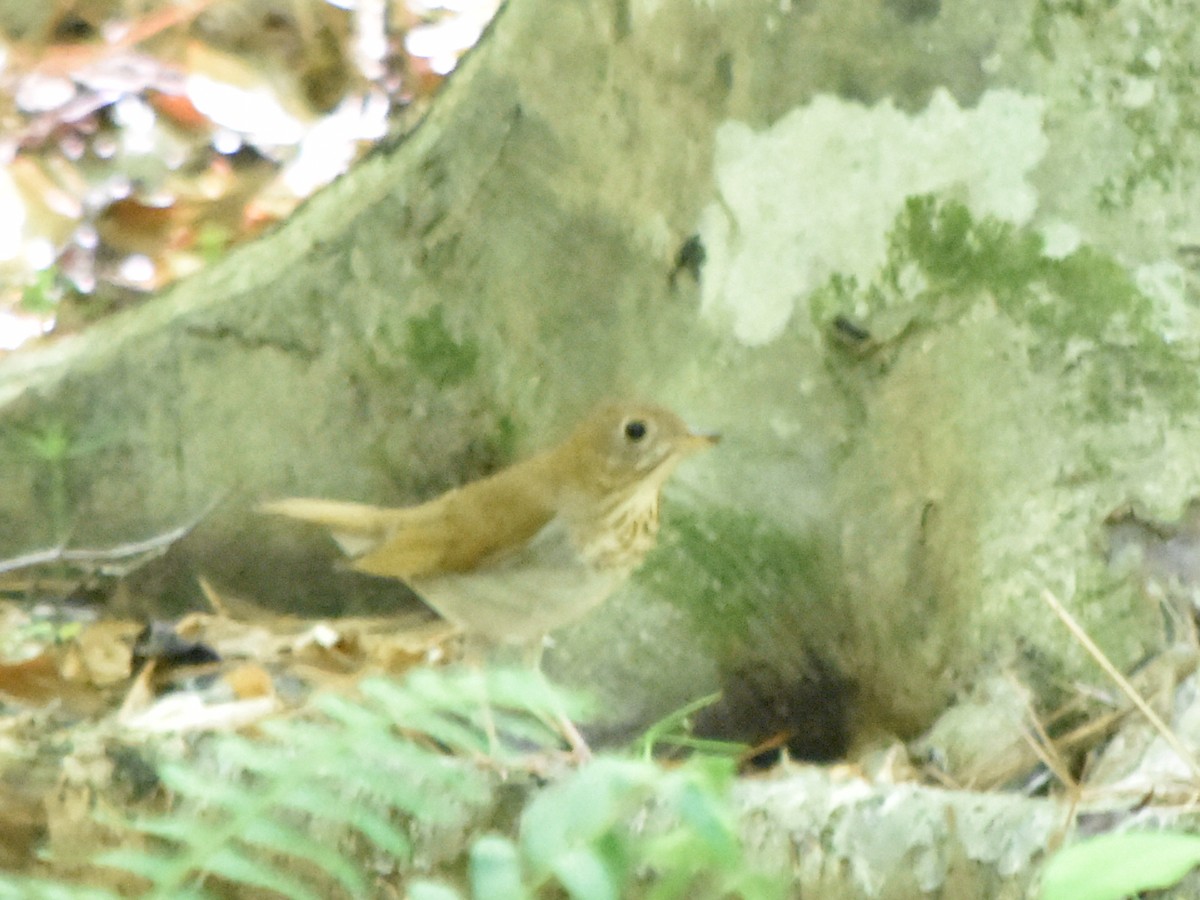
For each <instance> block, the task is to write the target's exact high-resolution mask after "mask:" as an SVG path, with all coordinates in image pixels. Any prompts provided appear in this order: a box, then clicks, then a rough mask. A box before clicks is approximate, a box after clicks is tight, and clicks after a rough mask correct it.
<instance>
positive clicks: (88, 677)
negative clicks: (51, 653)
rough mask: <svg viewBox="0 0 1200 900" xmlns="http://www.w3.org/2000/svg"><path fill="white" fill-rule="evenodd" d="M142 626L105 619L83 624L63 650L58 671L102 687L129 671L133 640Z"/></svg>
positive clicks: (74, 678) (118, 679)
mask: <svg viewBox="0 0 1200 900" xmlns="http://www.w3.org/2000/svg"><path fill="white" fill-rule="evenodd" d="M141 631H142V626H141V625H139V624H138V623H136V622H119V621H112V620H105V621H100V622H96V623H94V624H92V625H89V626H87V627H86V628H84V629H83V631H82V632H80V634H79V636H78V637H77V638H75V640H74V641H72V642H71V643H70V644H69V645H68V646H67V649H66V652H65V654H64V657H63V660H62V665H61V669H60V671H61V672H62V675H63V677H64V678H66V679H68V680H70V681H82V682H86V683H88V684H92V685H96V686H97V687H104V686H107V685H111V684H116V683H117V682H120V681H124V680H126V679H127V678H129V676H130V675H132V674H133V668H132V659H133V643H134V641H135V640H136V639H137V636H138V634H140V633H141Z"/></svg>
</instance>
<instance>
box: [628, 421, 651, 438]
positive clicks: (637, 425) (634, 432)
mask: <svg viewBox="0 0 1200 900" xmlns="http://www.w3.org/2000/svg"><path fill="white" fill-rule="evenodd" d="M645 436H646V423H645V422H643V421H642V420H641V419H630V420H629V421H628V422H626V423H625V437H627V438H629V439H630V440H631V441H635V442H636V441H640V440H641V439H642V438H644V437H645Z"/></svg>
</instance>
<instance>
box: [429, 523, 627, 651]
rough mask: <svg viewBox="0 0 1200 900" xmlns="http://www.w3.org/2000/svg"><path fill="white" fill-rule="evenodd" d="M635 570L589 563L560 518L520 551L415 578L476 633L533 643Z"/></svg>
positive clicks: (432, 599)
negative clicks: (468, 568) (477, 564)
mask: <svg viewBox="0 0 1200 900" xmlns="http://www.w3.org/2000/svg"><path fill="white" fill-rule="evenodd" d="M630 570H631V569H630V567H614V566H603V565H600V566H597V565H593V564H591V563H589V562H587V561H585V559H584V558H583V557H582V556H581V555H580V553H579V551H578V550H577V549H576V547H575V546H574V543H573V542H572V540H571V539H570V535H569V533H568V532H567V529H566V528H565V527H564V526H563V525H562V524H561V523H560V522H558V521H557V520H556V521H554V522H551V524H549V525H547V526H546V527H545V528H544V529H542V531H541V532H539V533H538V534H537V535H536V536H535V537H534V539H533V540H532V541H530V542H529V543H528V544H526V545H524V546H523V547H521V548H520V549H518V550H517V551H515V552H512V553H509V554H507V555H506V556H504V557H502V558H499V559H496V560H493V561H491V562H490V563H488V564H485V565H483V566H480V567H479V568H477V569H473V570H471V571H469V572H444V573H439V574H438V575H432V576H424V577H418V578H413V579H410V580H409V584H410V586H411V587H412V588H413V590H415V591H416V592H417V593H418V594H420V595H421V597H422V598H423V599H424V600H425V601H426V602H427V603H428V604H429V605H430V606H432V607H433V608H434V609H436V610H437V611H438V612H439V613H441V614H442V616H444V617H445V618H447V619H449V620H450V621H451V622H453V623H454V624H456V625H458V626H459V627H460V628H462V629H463V631H465V632H467V633H468V634H470V635H474V636H478V637H480V638H484V639H486V640H487V641H488V642H492V643H511V644H527V643H529V642H531V641H534V640H539V639H540V638H541V637H542V636H544V635H545V634H546V633H547V632H549V631H553V630H554V629H555V628H558V627H560V626H562V625H566V624H569V623H570V622H574V621H575V620H577V619H579V618H582V617H583V616H584V615H585V614H586V613H587V612H589V611H590V610H591V609H592V608H593V607H595V606H598V605H599V604H600V603H602V602H603V601H604V600H605V599H606V598H607V597H608V596H609V595H610V594H612V593H613V591H615V590H616V589H617V588H618V587H620V585H621V583H622V582H623V581H624V580H625V579H626V578H627V577H628V576H629V573H630Z"/></svg>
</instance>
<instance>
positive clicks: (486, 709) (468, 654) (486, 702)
mask: <svg viewBox="0 0 1200 900" xmlns="http://www.w3.org/2000/svg"><path fill="white" fill-rule="evenodd" d="M487 650H488V644H487V642H486V641H483V640H482V639H480V638H479V636H478V635H471V634H467V635H464V636H463V656H462V659H463V664H464V665H465V666H466V667H467V668H469V669H471V670H472V671H474V672H477V673H478V674H479V690H480V694H481V696H480V698H479V714H480V718H481V719H482V720H483V723H482V724H483V732H484V734H485V735H486V736H487V743H488V756H490V757H491V758H492V759H493V760H494V759H497V758H498V757H499V756H500V738H499V737H498V735H497V734H496V718H495V716H493V715H492V701H491V698H490V697H489V696H488V684H487V670H486V667H485V665H486V664H485V661H486V659H487Z"/></svg>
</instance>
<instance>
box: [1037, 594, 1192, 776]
mask: <svg viewBox="0 0 1200 900" xmlns="http://www.w3.org/2000/svg"><path fill="white" fill-rule="evenodd" d="M1042 599H1043V600H1045V601H1046V603H1047V604H1049V606H1050V608H1051V609H1052V610H1054V612H1055V614H1056V615H1057V616H1058V617H1059V618H1060V619H1062V623H1063V624H1064V625H1066V626H1067V629H1068V630H1069V631H1070V632H1071V634H1073V635H1074V636H1075V639H1076V640H1077V641H1079V643H1080V644H1082V645H1083V649H1085V650H1086V651H1087V652H1088V653H1090V654H1091V657H1092V659H1094V660H1095V661H1096V663H1097V665H1099V666H1100V668H1101V669H1103V670H1104V671H1105V673H1106V674H1107V675H1108V677H1109V678H1111V679H1112V680H1113V681H1114V682H1116V685H1117V687H1119V688H1120V689H1121V690H1122V692H1124V694H1125V696H1126V697H1128V698H1129V700H1130V702H1131V703H1133V705H1134V706H1136V707H1137V708H1138V709H1139V710H1140V711H1141V713H1142V715H1143V716H1145V717H1146V719H1147V721H1149V722H1150V724H1151V725H1152V726H1154V729H1155V730H1156V731H1157V732H1158V733H1159V734H1160V735H1161V736H1162V739H1163V740H1164V741H1166V742H1167V744H1168V745H1170V747H1171V749H1172V750H1174V751H1175V752H1176V753H1177V754H1178V755H1179V758H1180V759H1181V760H1182V761H1183V762H1184V763H1185V764H1186V765H1187V767H1188V768H1189V769H1191V770H1192V775H1193V776H1194V777H1196V778H1200V765H1198V764H1197V763H1196V759H1195V757H1193V756H1192V754H1191V752H1190V751H1189V750H1188V749H1187V748H1186V747H1185V746H1184V745H1183V742H1182V741H1180V740H1179V737H1178V735H1176V734H1175V732H1174V731H1172V730H1171V729H1170V728H1169V727H1168V726H1167V723H1166V722H1164V721H1163V720H1162V719H1161V718H1159V715H1158V713H1156V712H1155V711H1154V710H1153V709H1152V708H1151V706H1150V704H1149V703H1147V702H1146V701H1145V700H1144V699H1142V695H1141V694H1139V693H1138V692H1137V689H1136V688H1135V687H1134V686H1133V685H1132V684H1130V683H1129V680H1128V679H1127V678H1126V677H1125V676H1124V675H1122V674H1121V672H1120V671H1119V670H1118V669H1117V667H1116V666H1114V665H1113V664H1112V662H1111V661H1110V660H1109V658H1108V657H1107V656H1105V655H1104V651H1103V650H1101V649H1100V648H1099V647H1098V646H1096V642H1095V641H1093V640H1092V639H1091V637H1090V636H1089V635H1088V633H1087V632H1086V631H1084V630H1083V626H1082V625H1080V624H1079V623H1078V622H1077V621H1076V620H1075V617H1074V616H1072V615H1071V614H1070V613H1069V612H1067V610H1066V607H1064V606H1063V605H1062V602H1061V601H1060V600H1059V599H1058V598H1057V597H1055V596H1054V594H1052V593H1051V592H1050V591H1049V590H1043V591H1042Z"/></svg>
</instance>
